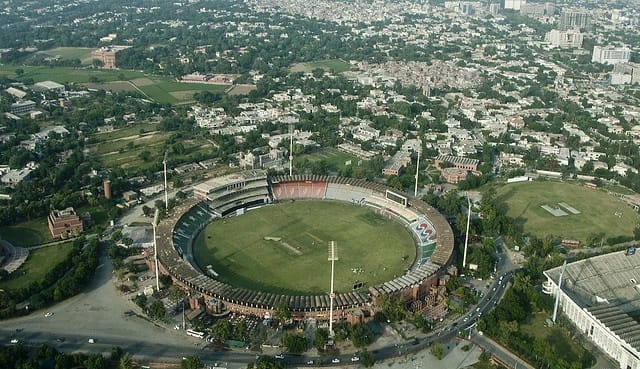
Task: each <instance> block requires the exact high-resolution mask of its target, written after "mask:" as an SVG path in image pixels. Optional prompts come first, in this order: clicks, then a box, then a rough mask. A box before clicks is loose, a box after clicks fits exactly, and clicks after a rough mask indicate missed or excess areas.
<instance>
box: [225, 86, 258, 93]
mask: <svg viewBox="0 0 640 369" xmlns="http://www.w3.org/2000/svg"><path fill="white" fill-rule="evenodd" d="M255 89H257V87H256V85H233V86H232V87H231V88H230V89H229V90H228V91H227V93H228V94H229V95H246V94H248V93H249V92H251V91H253V90H255Z"/></svg>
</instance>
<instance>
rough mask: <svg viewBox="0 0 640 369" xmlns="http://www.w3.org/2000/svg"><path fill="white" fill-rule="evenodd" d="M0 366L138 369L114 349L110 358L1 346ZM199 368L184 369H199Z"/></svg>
mask: <svg viewBox="0 0 640 369" xmlns="http://www.w3.org/2000/svg"><path fill="white" fill-rule="evenodd" d="M0 367H1V368H4V369H43V368H55V369H75V368H85V369H115V368H117V369H134V368H138V365H136V364H135V363H134V361H133V359H132V357H131V355H130V354H128V353H125V352H123V351H122V349H121V348H120V347H113V348H112V349H111V354H110V355H109V356H103V355H102V354H85V353H79V352H76V353H64V352H59V351H58V350H56V349H55V348H53V347H51V346H48V345H42V346H40V347H37V348H29V347H26V346H23V345H11V346H0ZM201 367H202V366H201V365H200V366H195V367H183V369H201Z"/></svg>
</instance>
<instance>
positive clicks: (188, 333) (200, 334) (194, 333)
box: [187, 329, 204, 339]
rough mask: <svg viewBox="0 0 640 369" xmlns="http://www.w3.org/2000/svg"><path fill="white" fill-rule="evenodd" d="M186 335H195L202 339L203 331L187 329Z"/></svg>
mask: <svg viewBox="0 0 640 369" xmlns="http://www.w3.org/2000/svg"><path fill="white" fill-rule="evenodd" d="M187 336H191V337H197V338H200V339H203V338H204V333H202V332H198V331H194V330H193V329H187Z"/></svg>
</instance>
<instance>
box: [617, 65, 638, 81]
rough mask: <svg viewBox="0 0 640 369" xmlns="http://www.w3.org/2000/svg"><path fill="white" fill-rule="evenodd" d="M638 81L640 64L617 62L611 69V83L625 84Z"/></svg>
mask: <svg viewBox="0 0 640 369" xmlns="http://www.w3.org/2000/svg"><path fill="white" fill-rule="evenodd" d="M638 82H640V65H638V64H635V63H619V64H616V65H614V66H613V71H611V84H612V85H625V84H634V83H638Z"/></svg>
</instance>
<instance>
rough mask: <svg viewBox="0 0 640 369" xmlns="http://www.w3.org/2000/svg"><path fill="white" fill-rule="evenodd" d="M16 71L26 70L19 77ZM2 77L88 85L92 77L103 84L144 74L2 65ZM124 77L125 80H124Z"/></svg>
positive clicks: (0, 69)
mask: <svg viewBox="0 0 640 369" xmlns="http://www.w3.org/2000/svg"><path fill="white" fill-rule="evenodd" d="M16 69H22V70H24V74H23V75H22V76H20V77H18V76H17V75H16V73H15V71H16ZM0 75H5V76H8V77H9V78H12V79H16V80H18V81H24V80H25V79H33V81H34V82H41V81H55V82H58V83H88V82H91V81H90V80H89V79H90V78H91V77H96V78H97V79H98V80H100V81H101V82H113V81H120V80H123V79H124V80H130V79H134V78H139V77H143V76H144V73H142V72H136V71H128V70H108V69H92V68H66V67H54V68H49V67H42V66H37V67H34V66H28V65H25V66H19V67H18V66H15V65H0ZM123 77H124V78H123Z"/></svg>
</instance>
